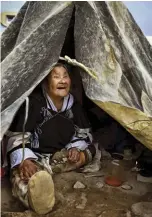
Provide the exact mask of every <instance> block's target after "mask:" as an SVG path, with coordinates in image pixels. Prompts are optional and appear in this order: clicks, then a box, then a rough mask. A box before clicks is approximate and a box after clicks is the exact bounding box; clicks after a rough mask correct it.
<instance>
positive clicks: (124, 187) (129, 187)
mask: <svg viewBox="0 0 152 217" xmlns="http://www.w3.org/2000/svg"><path fill="white" fill-rule="evenodd" d="M121 188H122V189H123V190H131V189H132V186H131V185H128V184H123V185H122V186H121Z"/></svg>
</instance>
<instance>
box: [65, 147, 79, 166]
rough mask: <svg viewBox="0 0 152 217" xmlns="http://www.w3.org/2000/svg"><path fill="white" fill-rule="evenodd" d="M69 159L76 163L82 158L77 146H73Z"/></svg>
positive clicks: (69, 152)
mask: <svg viewBox="0 0 152 217" xmlns="http://www.w3.org/2000/svg"><path fill="white" fill-rule="evenodd" d="M68 159H69V161H71V162H73V163H76V162H78V161H79V160H80V151H79V150H78V149H77V148H71V149H69V151H68Z"/></svg>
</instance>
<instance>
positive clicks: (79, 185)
mask: <svg viewBox="0 0 152 217" xmlns="http://www.w3.org/2000/svg"><path fill="white" fill-rule="evenodd" d="M73 188H75V189H78V188H85V185H84V184H83V183H81V182H79V181H77V182H76V183H75V184H74V186H73Z"/></svg>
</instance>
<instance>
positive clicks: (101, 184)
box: [96, 182, 104, 188]
mask: <svg viewBox="0 0 152 217" xmlns="http://www.w3.org/2000/svg"><path fill="white" fill-rule="evenodd" d="M96 186H97V188H103V186H104V184H103V183H102V182H97V183H96Z"/></svg>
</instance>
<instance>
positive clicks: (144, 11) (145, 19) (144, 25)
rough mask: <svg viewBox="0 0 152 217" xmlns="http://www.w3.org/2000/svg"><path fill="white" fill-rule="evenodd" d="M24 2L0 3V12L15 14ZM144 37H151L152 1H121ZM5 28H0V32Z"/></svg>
mask: <svg viewBox="0 0 152 217" xmlns="http://www.w3.org/2000/svg"><path fill="white" fill-rule="evenodd" d="M24 2H25V1H2V2H1V12H5V11H6V10H7V11H13V12H17V11H18V10H19V8H20V7H21V6H22V5H23V4H24ZM123 2H124V4H125V5H126V6H127V7H128V9H129V11H130V12H131V14H132V15H133V17H134V19H135V20H136V22H137V24H138V25H139V27H140V28H141V30H142V31H143V33H144V34H145V35H146V36H151V37H152V1H151V2H149V1H123ZM4 29H5V27H3V26H2V25H1V26H0V32H1V31H3V30H4Z"/></svg>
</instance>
